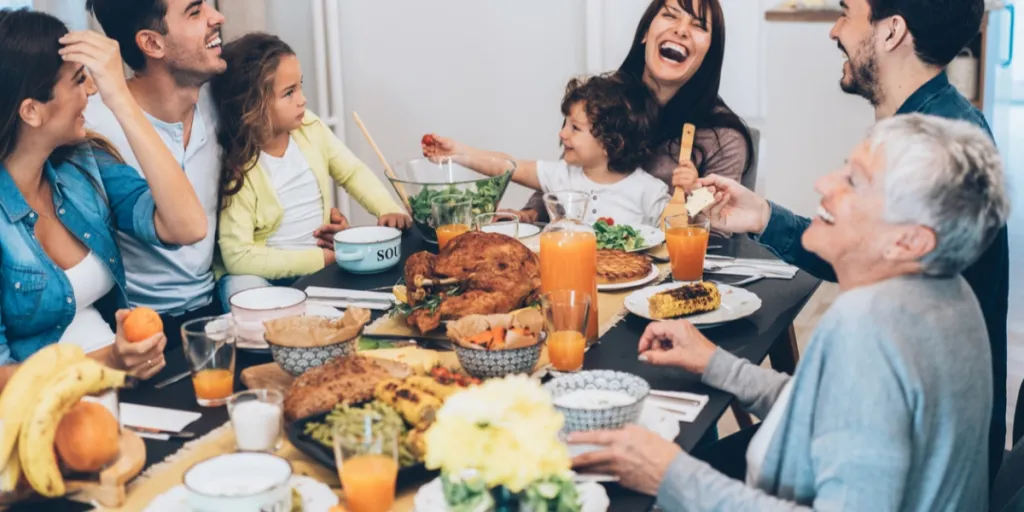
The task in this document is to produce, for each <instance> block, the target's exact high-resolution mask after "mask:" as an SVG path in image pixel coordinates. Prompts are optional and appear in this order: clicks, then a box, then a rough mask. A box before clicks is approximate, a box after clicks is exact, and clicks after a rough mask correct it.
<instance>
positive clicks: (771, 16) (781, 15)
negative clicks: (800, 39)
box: [764, 6, 842, 23]
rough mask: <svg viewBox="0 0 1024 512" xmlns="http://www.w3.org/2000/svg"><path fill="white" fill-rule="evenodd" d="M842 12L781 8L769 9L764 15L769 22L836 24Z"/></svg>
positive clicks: (831, 9) (827, 9)
mask: <svg viewBox="0 0 1024 512" xmlns="http://www.w3.org/2000/svg"><path fill="white" fill-rule="evenodd" d="M840 14H842V11H840V10H837V9H833V8H826V9H796V8H793V7H786V6H779V7H775V8H773V9H768V10H767V11H765V13H764V19H765V20H767V21H784V22H802V23H835V22H836V20H838V19H839V15H840Z"/></svg>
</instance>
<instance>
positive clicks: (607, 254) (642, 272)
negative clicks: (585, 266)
mask: <svg viewBox="0 0 1024 512" xmlns="http://www.w3.org/2000/svg"><path fill="white" fill-rule="evenodd" d="M652 266H653V264H652V263H651V259H650V258H649V257H648V256H647V255H646V254H641V253H635V252H626V251H620V250H612V249H601V250H598V251H597V284H620V283H629V282H632V281H637V280H640V279H643V278H645V277H647V276H648V275H649V274H650V273H651V268H652Z"/></svg>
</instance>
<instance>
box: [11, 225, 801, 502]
mask: <svg viewBox="0 0 1024 512" xmlns="http://www.w3.org/2000/svg"><path fill="white" fill-rule="evenodd" d="M712 244H715V245H722V249H719V250H713V251H711V252H712V253H714V254H724V255H730V256H739V257H772V256H771V254H770V253H769V252H768V251H767V250H766V249H764V248H763V247H761V246H759V245H758V244H756V243H754V242H752V241H750V240H749V239H747V238H746V237H734V238H733V239H728V240H723V239H717V238H712ZM427 248H428V246H427V244H425V243H424V242H423V241H422V239H420V238H419V235H418V234H416V233H415V231H414V230H413V231H412V232H409V233H407V234H406V235H405V236H404V238H403V241H402V254H403V256H408V255H410V254H412V253H414V252H416V251H420V250H425V249H427ZM403 260H404V257H403ZM401 269H402V266H401V265H399V266H397V267H395V268H393V269H391V270H389V271H387V272H383V273H380V274H373V275H355V274H350V273H348V272H345V271H343V270H341V269H340V268H339V267H337V266H330V267H328V268H325V269H324V270H322V271H320V272H318V273H316V274H314V275H312V276H309V277H306V278H304V279H302V280H300V281H298V282H297V283H296V284H295V287H297V288H305V287H307V286H324V287H334V288H348V289H360V290H369V289H374V288H383V287H390V286H391V285H393V284H395V283H396V282H397V281H398V279H399V278H400V277H401V273H402V270H401ZM706 277H710V276H706ZM715 277H716V278H717V277H721V278H722V279H723V281H724V282H727V283H728V282H729V281H730V280H735V279H737V278H733V277H729V276H715ZM819 283H820V282H819V281H818V280H817V279H815V278H813V277H811V276H809V275H808V274H806V273H804V272H799V273H797V275H796V277H795V278H794V279H792V280H778V279H766V280H762V281H760V282H757V283H754V284H752V285H748V286H747V288H748V289H749V290H750V291H752V292H754V293H756V294H757V295H758V296H759V297H760V298H761V302H762V304H761V309H760V310H758V311H757V312H756V313H754V314H753V315H751V316H749V317H747V318H745V319H742V320H737V321H735V322H731V323H728V324H725V325H722V326H719V327H714V328H711V329H707V330H705V331H704V333H705V334H706V335H707V336H708V337H709V338H710V339H711V340H712V341H714V342H715V343H717V344H719V345H720V346H722V347H723V348H725V349H727V350H729V351H731V352H733V353H734V354H736V355H738V356H740V357H744V358H746V359H749V360H751V361H755V362H760V361H763V360H764V359H765V357H766V356H767V354H768V351H769V349H771V347H772V345H773V343H775V342H776V340H780V339H785V333H786V330H787V329H788V327H789V326H790V324H792V322H793V320H794V319H795V318H796V316H797V314H798V313H799V312H800V310H801V309H802V308H803V306H804V304H805V303H806V302H807V299H809V298H810V296H811V294H812V293H814V290H815V289H816V288H817V286H818V284H819ZM379 315H380V313H379V312H377V313H374V317H375V318H376V317H378V316H379ZM647 324H648V321H647V320H644V319H642V318H638V317H636V316H633V315H629V316H628V317H627V318H626V319H625V320H623V321H622V322H621V323H620V324H619V325H617V326H615V327H614V328H613V329H611V330H610V331H608V332H607V333H606V334H605V335H604V336H603V337H602V338H601V341H600V343H599V344H597V345H596V346H594V347H592V348H591V349H590V350H589V351H588V352H587V355H586V359H585V360H584V367H585V368H588V369H614V370H620V371H625V372H630V373H634V374H637V375H640V376H641V377H643V378H645V379H647V381H648V382H650V384H651V387H652V388H654V389H661V390H670V391H687V392H692V393H700V394H706V395H708V396H709V401H708V403H707V405H706V406H705V407H704V410H703V411H702V412H701V414H700V416H698V417H697V419H696V420H695V421H694V422H693V423H682V424H681V425H680V427H681V428H680V434H679V437H678V438H677V439H676V442H677V443H678V444H679V445H680V446H682V447H683V449H685V450H692V449H693V447H694V446H696V445H697V443H698V442H699V441H700V440H701V438H703V437H704V436H705V434H707V433H708V432H709V431H710V430H711V429H712V427H714V425H715V424H716V423H717V422H718V419H719V418H721V416H722V414H723V413H725V411H726V409H727V408H728V406H729V403H730V400H731V397H730V395H728V394H726V393H724V392H721V391H717V390H715V389H711V388H709V387H707V386H704V385H703V384H701V383H700V378H699V377H697V376H695V375H691V374H688V373H686V372H684V371H682V370H677V369H671V368H655V367H652V366H648V365H644V364H642V363H640V362H639V361H637V342H638V340H639V339H640V335H641V334H642V333H643V330H644V328H645V327H646V326H647ZM270 360H271V357H270V356H269V355H264V354H253V353H251V352H246V351H239V352H238V359H237V364H236V379H235V387H236V388H237V389H241V388H242V385H241V382H240V379H239V378H238V376H237V373H238V372H241V370H242V369H244V368H247V367H249V366H253V365H258V364H263V363H266V362H269V361H270ZM185 369H186V363H185V359H184V354H182V352H181V348H180V347H177V348H175V349H174V350H172V351H170V352H168V353H167V368H165V369H164V370H163V371H162V372H161V373H160V375H158V376H157V377H155V378H154V379H152V380H151V381H149V382H148V383H144V384H143V385H142V386H141V387H140V388H138V389H133V390H126V391H122V392H121V401H122V402H128V403H136V404H143V405H152V406H157V407H168V408H173V409H181V410H188V411H196V412H201V413H202V417H201V418H200V419H199V420H197V421H196V422H195V423H193V424H191V425H189V427H188V428H187V430H189V431H191V432H195V433H196V434H197V436H202V435H205V434H207V433H209V432H210V431H211V430H213V429H215V428H217V427H218V426H220V425H222V424H224V422H226V421H228V415H227V410H226V409H225V408H224V407H216V408H202V407H199V406H198V405H197V404H196V400H195V394H194V392H193V390H192V383H191V380H190V379H184V380H181V381H179V382H177V383H175V384H173V385H171V386H168V387H166V388H164V389H160V390H157V389H154V388H153V384H154V383H157V382H160V381H161V380H163V379H165V378H167V377H170V376H172V375H175V374H177V373H180V372H182V371H185ZM183 443H184V442H183V441H176V440H171V441H153V440H146V467H147V468H148V467H149V466H151V465H153V464H155V463H158V462H160V461H162V460H163V459H165V458H166V457H167V456H169V455H171V454H173V453H174V452H176V451H178V449H180V448H181V446H182V444H183ZM608 494H609V496H610V497H611V501H612V507H611V509H610V510H611V511H613V512H614V511H637V510H647V509H649V508H650V506H651V504H652V503H653V499H652V498H650V497H648V496H642V495H639V494H636V493H633V492H630V491H627V490H625V489H622V488H621V487H619V486H617V485H614V484H612V485H609V486H608ZM89 508H90V507H87V506H85V505H82V504H78V503H73V502H70V501H68V500H64V499H60V500H48V501H43V502H34V503H24V504H19V505H18V506H17V507H14V508H12V509H11V510H12V511H22V510H24V511H29V510H31V511H40V512H42V511H47V510H61V511H64V510H70V511H77V510H88V509H89Z"/></svg>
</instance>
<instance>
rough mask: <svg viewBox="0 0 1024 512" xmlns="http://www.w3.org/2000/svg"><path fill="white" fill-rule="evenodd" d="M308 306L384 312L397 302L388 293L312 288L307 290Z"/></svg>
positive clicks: (392, 295)
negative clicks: (357, 308)
mask: <svg viewBox="0 0 1024 512" xmlns="http://www.w3.org/2000/svg"><path fill="white" fill-rule="evenodd" d="M306 296H307V297H308V298H307V299H306V303H307V304H312V305H321V306H330V307H334V308H348V307H351V306H355V307H359V308H364V309H376V310H381V311H384V310H386V309H388V308H390V307H391V305H392V304H393V303H394V301H395V296H394V294H391V293H386V292H367V291H363V290H346V289H342V288H323V287H320V286H310V287H308V288H306Z"/></svg>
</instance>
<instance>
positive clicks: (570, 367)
mask: <svg viewBox="0 0 1024 512" xmlns="http://www.w3.org/2000/svg"><path fill="white" fill-rule="evenodd" d="M590 300H591V299H590V294H584V293H580V292H578V291H576V290H555V291H552V292H548V293H545V294H544V295H542V296H541V307H542V308H543V310H544V330H545V331H546V332H547V345H548V357H549V358H550V359H551V366H553V367H554V368H555V370H558V371H560V372H576V371H579V370H581V369H583V355H584V354H585V353H586V351H587V336H586V333H587V320H588V316H589V314H590Z"/></svg>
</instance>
